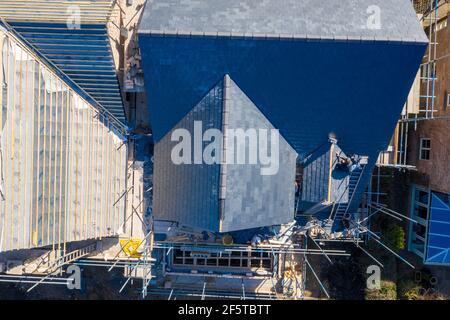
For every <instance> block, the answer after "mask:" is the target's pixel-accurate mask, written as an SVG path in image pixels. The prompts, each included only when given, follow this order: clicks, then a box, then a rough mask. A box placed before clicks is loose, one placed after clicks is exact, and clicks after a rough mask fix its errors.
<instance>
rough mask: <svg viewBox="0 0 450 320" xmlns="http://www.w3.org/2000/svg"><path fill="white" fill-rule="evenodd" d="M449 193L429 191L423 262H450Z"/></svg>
mask: <svg viewBox="0 0 450 320" xmlns="http://www.w3.org/2000/svg"><path fill="white" fill-rule="evenodd" d="M449 251H450V195H446V194H442V193H436V192H432V193H431V207H430V219H429V221H428V239H427V251H426V258H425V263H427V264H450V253H449Z"/></svg>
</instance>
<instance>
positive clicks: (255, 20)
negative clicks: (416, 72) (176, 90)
mask: <svg viewBox="0 0 450 320" xmlns="http://www.w3.org/2000/svg"><path fill="white" fill-rule="evenodd" d="M378 8H379V9H378ZM378 12H379V17H380V21H381V26H380V28H371V27H370V26H371V24H370V22H371V21H372V20H371V17H374V14H375V15H376V14H378ZM368 21H369V27H368ZM139 32H140V33H165V34H177V33H178V34H193V35H202V34H205V35H214V34H217V33H223V35H230V33H233V35H234V36H239V37H242V36H244V35H246V36H250V37H253V36H274V37H280V36H281V37H288V38H292V37H293V36H295V37H299V38H306V37H308V38H319V39H321V38H322V39H323V38H331V39H357V40H374V39H375V40H396V41H405V42H427V41H428V40H427V38H426V36H425V34H424V32H423V30H422V28H421V26H420V25H419V24H418V23H417V18H416V14H415V12H414V9H413V7H412V5H411V1H410V0H326V1H319V0H259V1H255V0H227V1H223V0H208V1H204V0H149V1H147V5H146V9H145V12H144V15H143V17H142V22H141V25H140V28H139Z"/></svg>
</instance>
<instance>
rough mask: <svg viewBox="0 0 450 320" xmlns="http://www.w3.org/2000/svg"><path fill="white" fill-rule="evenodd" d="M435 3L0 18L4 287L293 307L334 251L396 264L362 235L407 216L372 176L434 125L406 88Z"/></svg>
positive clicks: (167, 5)
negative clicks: (105, 290) (85, 279)
mask: <svg viewBox="0 0 450 320" xmlns="http://www.w3.org/2000/svg"><path fill="white" fill-rule="evenodd" d="M442 3H443V4H442ZM442 3H441V2H439V1H437V0H436V3H435V1H433V0H432V1H428V7H425V8H424V7H423V3H422V2H421V3H418V2H413V3H412V2H411V1H410V0H401V1H399V0H388V1H387V0H345V1H342V0H339V1H337V0H329V1H326V2H318V1H309V0H283V1H280V0H277V1H264V2H258V3H257V2H254V1H243V0H229V1H226V2H224V1H219V0H217V1H208V2H207V3H202V2H199V1H184V0H183V1H182V0H174V1H170V2H167V1H164V0H161V1H159V0H154V1H144V0H135V1H130V0H127V1H125V0H123V1H119V0H116V1H113V0H78V1H56V0H47V1H39V2H37V1H25V0H24V1H17V0H16V1H6V0H1V1H0V18H1V23H0V48H1V51H0V65H1V67H2V70H3V72H1V73H0V80H1V81H2V90H1V92H0V101H1V104H2V111H1V119H2V128H1V131H0V134H1V137H0V138H1V141H0V151H1V170H2V171H1V181H0V191H1V199H0V200H1V211H0V281H2V282H18V283H29V289H28V290H33V289H34V288H35V287H37V286H40V285H47V284H48V285H50V284H53V285H54V284H60V285H65V284H66V283H67V281H69V280H70V279H67V278H66V277H65V276H66V272H65V270H66V268H67V267H68V266H69V265H72V264H75V265H78V266H84V267H96V268H97V267H98V268H106V269H107V270H108V271H111V270H113V269H116V268H120V269H122V270H123V279H124V280H123V285H122V286H121V289H120V291H122V290H123V289H124V288H125V287H127V286H129V285H131V284H132V283H135V282H136V280H139V281H140V282H141V283H142V286H139V288H137V290H138V292H139V294H140V295H141V297H143V298H161V297H163V298H166V299H167V298H168V299H172V298H175V297H187V296H193V297H199V298H202V299H205V298H240V299H257V298H264V299H307V298H309V297H308V296H307V295H306V294H305V292H306V291H307V283H308V282H307V278H308V279H309V278H311V279H314V282H316V284H317V285H318V287H319V288H320V290H321V291H322V294H321V296H322V297H327V298H330V295H329V292H328V290H327V288H326V286H325V285H324V283H323V282H322V280H321V277H320V274H319V273H318V272H316V270H315V268H314V265H313V263H311V260H312V259H314V260H315V259H316V258H317V257H319V258H320V259H323V260H324V261H329V262H332V260H333V259H334V258H335V257H346V256H349V255H350V253H349V251H348V250H346V247H353V248H354V247H355V246H356V247H357V248H358V250H361V251H362V252H363V253H364V254H366V255H367V256H368V257H369V258H370V259H372V260H373V262H374V264H379V265H382V263H380V262H379V261H378V259H377V258H376V257H374V256H373V255H372V254H371V252H370V249H369V248H368V246H367V243H368V241H369V240H370V241H373V242H376V243H377V245H378V246H380V247H381V248H384V249H385V250H386V251H387V252H388V253H392V254H393V255H394V256H396V257H397V258H398V259H400V260H401V261H404V262H405V263H406V264H408V265H410V262H408V261H407V260H405V259H404V258H403V257H401V256H400V255H399V254H398V253H396V252H395V250H393V249H392V248H390V247H389V246H388V245H386V244H385V243H383V241H382V239H381V238H380V236H379V234H378V233H375V232H373V231H372V229H371V223H370V222H371V217H372V216H373V215H375V214H377V213H381V214H382V213H385V214H388V215H393V216H395V217H397V218H400V217H402V216H403V215H402V214H401V213H398V212H396V211H394V210H392V209H390V208H388V207H386V206H385V205H384V204H383V203H382V202H381V201H380V199H379V197H378V198H377V197H376V195H379V194H381V190H378V191H374V189H375V188H376V186H375V185H374V183H373V181H374V176H373V173H374V172H375V173H377V172H378V174H379V170H380V168H382V167H383V166H384V167H388V168H394V170H397V169H401V170H404V169H408V170H409V169H411V168H412V167H413V165H407V163H406V162H404V163H402V161H404V160H403V159H405V157H406V156H405V154H406V149H407V147H406V146H404V145H405V143H406V140H405V138H404V137H406V136H407V133H404V130H406V129H405V125H404V124H405V123H407V124H408V125H407V126H408V127H411V126H414V125H415V124H417V123H419V122H420V120H421V117H422V116H423V115H424V114H425V117H426V118H427V119H428V117H433V116H437V114H435V113H436V109H435V105H436V104H435V102H434V101H435V97H436V92H435V91H434V89H430V87H432V88H434V87H435V86H436V85H435V81H434V80H432V79H433V78H435V77H434V76H433V72H434V71H433V70H434V69H433V68H431V70H432V71H423V72H422V73H421V74H420V73H419V76H417V77H416V75H417V74H418V69H419V68H420V65H421V61H422V58H423V56H424V53H425V51H426V50H427V46H428V48H429V49H428V50H427V53H426V54H427V57H428V58H429V59H430V61H431V62H430V61H428V62H427V63H428V65H429V64H430V63H434V62H435V61H436V60H437V58H436V57H437V53H436V52H437V51H436V47H434V46H433V45H432V44H434V43H436V42H437V41H436V39H435V40H431V39H432V38H435V37H436V35H437V31H436V30H437V29H433V30H434V31H433V30H432V28H435V27H436V28H439V26H441V27H442V21H444V19H447V20H448V10H447V13H446V16H445V17H444V15H442V14H439V13H438V12H439V11H438V10H439V9H441V10H440V12H443V11H442V8H444V7H445V5H446V3H447V2H446V1H442ZM414 8H416V11H415V10H414ZM325 10H326V11H327V12H329V14H328V15H327V18H326V19H324V18H323V12H324V11H325ZM430 17H431V18H430ZM421 19H422V25H421V23H420V20H421ZM426 19H429V23H428V24H427V23H426V22H425V21H427V20H426ZM442 28H443V29H445V30H447V31H446V32H447V34H448V28H447V25H445V27H442ZM424 30H425V31H429V36H428V37H427V34H426V32H424ZM441 37H444V36H441ZM447 38H448V37H447ZM430 56H431V58H430ZM423 69H426V68H424V67H422V70H423ZM426 70H429V69H426ZM438 70H439V67H438ZM430 72H431V75H430ZM424 74H425V76H424ZM427 75H430V76H429V77H428V76H427ZM415 77H416V80H415ZM418 78H420V79H419V80H417V79H418ZM428 78H430V79H428ZM411 87H413V90H411ZM430 90H431V91H432V93H431V94H430V93H429V92H430ZM415 92H419V93H418V94H419V96H420V97H419V98H416V97H414V93H415ZM408 95H409V96H408ZM417 99H419V100H420V99H422V101H424V103H425V108H426V110H425V111H423V110H422V109H420V110H418V112H416V113H411V112H410V110H411V109H408V108H410V107H409V105H410V104H414V103H415V102H414V101H415V100H417ZM405 101H408V102H407V106H406V107H404V106H405ZM449 101H450V100H449ZM402 109H404V110H403V112H402ZM405 110H406V111H405ZM424 112H425V113H424ZM399 116H400V117H401V120H400V122H398V119H399ZM445 124H446V125H447V129H448V122H445ZM445 124H444V126H445ZM199 125H200V126H199ZM396 125H397V129H396ZM211 130H213V131H211ZM233 130H235V131H236V130H240V131H238V132H240V133H241V135H240V134H237V135H236V134H235V135H233V134H232V132H233ZM252 130H254V131H252ZM394 130H395V132H396V135H395V136H394V138H393V139H391V137H392V133H393V132H394ZM402 130H403V131H402ZM273 131H276V132H277V133H279V136H278V135H270V134H269V135H268V136H267V135H266V136H265V137H264V139H263V140H261V139H262V138H261V136H254V137H256V141H258V144H257V145H255V146H252V144H251V140H252V137H253V135H252V132H256V133H258V134H259V133H261V132H262V133H268V132H269V133H270V132H273ZM180 132H182V133H183V135H179V136H177V134H179V133H180ZM208 132H214V133H216V134H217V135H216V136H207V134H208ZM218 133H221V135H218ZM199 135H200V138H199V140H198V136H199ZM187 136H189V137H193V139H192V140H191V141H188V142H186V141H185V140H184V139H183V142H186V144H185V148H183V151H182V152H178V154H177V155H178V156H180V157H181V158H182V161H180V162H177V161H174V150H177V147H178V145H179V143H180V140H179V139H180V138H183V137H187ZM174 137H175V138H174ZM177 137H178V138H177ZM217 137H219V138H217ZM213 138H216V139H213ZM198 141H199V142H198ZM212 142H214V151H213V152H210V154H209V155H211V157H210V158H211V159H210V162H208V161H207V160H205V157H204V154H205V152H206V151H205V150H208V147H210V146H211V143H212ZM263 142H265V143H266V145H267V146H266V147H265V148H264V152H263V155H266V157H269V159H265V160H271V158H270V157H271V156H273V155H274V154H275V153H276V158H273V159H275V160H276V163H273V162H270V161H269V162H267V161H265V162H264V161H259V160H261V159H260V158H255V159H253V161H252V156H251V152H252V150H253V149H252V148H253V147H255V148H256V149H258V148H261V145H263ZM236 146H237V149H236V150H237V151H236V150H235V149H234V148H235V147H236ZM388 146H389V147H388ZM425 147H426V146H425ZM394 148H395V149H394ZM428 149H429V148H428ZM428 149H427V148H424V149H423V151H426V150H428ZM239 150H240V151H242V152H243V157H242V158H239V154H237V153H239ZM386 150H387V151H386ZM421 150H422V149H421ZM196 151H199V152H200V156H198V154H196V153H195V152H196ZM204 151H205V152H204ZM235 151H236V152H235ZM191 152H192V157H191V154H190V153H191ZM402 152H403V153H402ZM393 154H394V156H393ZM258 155H259V156H261V151H259V154H258ZM397 156H398V157H397ZM386 159H388V160H386ZM393 159H394V160H393ZM233 160H237V161H233ZM247 160H248V161H247ZM271 165H274V166H276V170H274V171H270V172H269V173H268V174H264V172H266V173H267V172H268V169H270V168H269V167H271ZM375 180H376V179H375ZM373 195H375V197H374V196H373ZM406 218H408V217H406ZM411 220H414V219H411ZM414 221H415V220H414ZM411 228H413V229H414V230H416V229H417V227H415V226H411ZM430 243H431V241H430ZM335 244H338V245H335ZM444 245H446V244H444ZM446 250H447V251H448V248H447V249H446ZM134 286H135V284H134Z"/></svg>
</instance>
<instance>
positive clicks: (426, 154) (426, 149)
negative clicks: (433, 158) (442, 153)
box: [420, 138, 431, 160]
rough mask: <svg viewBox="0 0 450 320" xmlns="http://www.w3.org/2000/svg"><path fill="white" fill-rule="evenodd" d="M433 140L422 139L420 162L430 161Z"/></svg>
mask: <svg viewBox="0 0 450 320" xmlns="http://www.w3.org/2000/svg"><path fill="white" fill-rule="evenodd" d="M430 152H431V140H430V139H425V138H423V139H420V160H430Z"/></svg>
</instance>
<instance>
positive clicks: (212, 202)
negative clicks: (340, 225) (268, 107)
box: [153, 76, 297, 232]
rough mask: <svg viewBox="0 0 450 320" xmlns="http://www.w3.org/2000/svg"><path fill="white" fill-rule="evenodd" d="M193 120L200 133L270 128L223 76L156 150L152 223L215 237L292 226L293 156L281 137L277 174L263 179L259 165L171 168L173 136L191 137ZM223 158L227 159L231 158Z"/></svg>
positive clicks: (191, 165)
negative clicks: (173, 223) (210, 233)
mask: <svg viewBox="0 0 450 320" xmlns="http://www.w3.org/2000/svg"><path fill="white" fill-rule="evenodd" d="M194 121H202V123H203V130H206V129H211V128H214V129H219V130H222V128H228V129H243V130H244V131H245V130H247V129H250V128H254V129H274V127H273V126H272V125H271V124H270V122H269V121H268V120H267V119H266V118H265V117H264V115H263V114H261V112H260V111H259V110H258V108H257V107H256V106H255V105H254V104H253V103H252V102H251V101H250V99H249V98H248V97H247V96H246V95H245V93H243V92H242V90H241V89H240V88H239V87H238V86H237V85H236V84H235V83H234V82H233V81H232V80H231V79H229V77H228V76H225V79H224V80H223V81H220V82H219V83H218V84H217V85H216V86H215V87H214V88H213V89H211V90H210V92H209V93H208V94H207V95H206V96H205V97H204V98H203V99H202V100H201V101H200V102H199V103H198V104H197V105H196V106H195V107H194V108H193V109H192V110H191V112H189V113H188V114H187V115H186V116H185V117H184V118H183V119H182V120H181V121H180V122H179V123H178V124H177V125H176V126H175V127H174V128H173V129H172V130H171V131H170V132H169V134H167V135H166V136H165V137H164V138H163V139H162V140H161V141H159V142H158V143H157V144H156V146H155V162H154V165H155V170H154V202H153V205H154V208H153V213H154V216H155V218H156V219H158V220H169V221H177V222H179V223H181V224H183V225H186V226H190V227H196V228H200V229H203V230H210V231H214V232H231V231H237V230H244V229H251V228H257V227H265V226H272V225H280V224H284V223H288V222H291V221H292V220H293V219H294V199H295V195H294V191H295V190H294V181H295V164H296V157H297V154H296V152H295V151H294V149H293V148H292V147H291V146H289V144H288V143H287V142H286V141H285V140H284V138H282V137H280V143H279V146H280V148H279V155H280V157H279V159H280V162H279V167H278V172H277V173H276V174H275V175H261V165H260V164H259V163H258V164H245V165H241V164H214V165H207V164H190V165H184V164H183V165H175V164H174V163H173V162H172V159H171V153H172V150H173V148H174V146H175V145H176V144H177V142H173V141H171V137H172V133H173V132H174V131H175V130H176V129H180V128H184V129H186V130H188V131H189V132H191V133H192V135H193V132H194V131H193V130H194ZM269 143H270V138H269ZM205 146H206V144H205V145H204V147H205ZM227 146H229V144H227ZM230 149H231V148H226V150H230ZM247 150H248V147H247ZM271 152H272V150H270V151H269V152H268V154H269V155H270V154H272V153H271ZM225 154H226V157H227V159H228V160H229V159H230V158H229V157H230V154H231V153H229V152H228V151H225ZM277 160H278V159H277ZM222 201H223V203H222Z"/></svg>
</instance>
